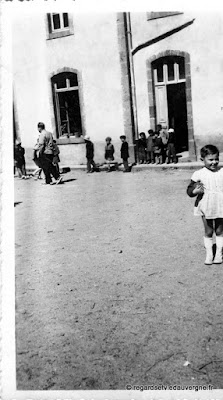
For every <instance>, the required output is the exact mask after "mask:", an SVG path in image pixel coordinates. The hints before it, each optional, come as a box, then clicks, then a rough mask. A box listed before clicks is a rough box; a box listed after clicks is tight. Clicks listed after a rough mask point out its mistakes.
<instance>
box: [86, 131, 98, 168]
mask: <svg viewBox="0 0 223 400" xmlns="http://www.w3.org/2000/svg"><path fill="white" fill-rule="evenodd" d="M84 140H85V143H86V158H87V173H89V172H94V171H96V164H95V162H94V144H93V143H92V142H91V140H90V137H89V136H87V137H85V138H84ZM91 167H92V168H91Z"/></svg>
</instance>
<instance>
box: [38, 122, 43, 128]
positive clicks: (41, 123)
mask: <svg viewBox="0 0 223 400" xmlns="http://www.w3.org/2000/svg"><path fill="white" fill-rule="evenodd" d="M37 127H38V128H41V129H45V125H44V123H43V122H39V123H38V125H37Z"/></svg>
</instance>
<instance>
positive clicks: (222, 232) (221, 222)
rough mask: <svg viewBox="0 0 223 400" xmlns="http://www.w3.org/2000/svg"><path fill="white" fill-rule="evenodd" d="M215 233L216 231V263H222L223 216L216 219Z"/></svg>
mask: <svg viewBox="0 0 223 400" xmlns="http://www.w3.org/2000/svg"><path fill="white" fill-rule="evenodd" d="M215 233H216V254H215V258H214V264H221V263H222V249H223V218H217V219H216V220H215Z"/></svg>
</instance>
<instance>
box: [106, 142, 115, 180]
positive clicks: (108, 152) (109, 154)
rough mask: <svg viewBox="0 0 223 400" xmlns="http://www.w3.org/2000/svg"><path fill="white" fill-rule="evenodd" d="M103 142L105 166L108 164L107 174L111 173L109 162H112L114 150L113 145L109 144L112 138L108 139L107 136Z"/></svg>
mask: <svg viewBox="0 0 223 400" xmlns="http://www.w3.org/2000/svg"><path fill="white" fill-rule="evenodd" d="M105 141H106V146H105V160H106V162H107V164H108V171H107V172H110V171H111V165H110V163H111V161H114V152H115V149H114V146H113V144H112V143H111V141H112V138H110V137H109V136H108V137H106V139H105Z"/></svg>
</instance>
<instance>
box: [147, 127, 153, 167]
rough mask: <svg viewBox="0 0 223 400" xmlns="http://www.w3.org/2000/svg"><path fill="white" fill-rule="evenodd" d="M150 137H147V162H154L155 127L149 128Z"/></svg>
mask: <svg viewBox="0 0 223 400" xmlns="http://www.w3.org/2000/svg"><path fill="white" fill-rule="evenodd" d="M148 134H149V136H148V138H147V163H148V164H150V163H152V164H154V132H153V129H149V130H148Z"/></svg>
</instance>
